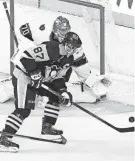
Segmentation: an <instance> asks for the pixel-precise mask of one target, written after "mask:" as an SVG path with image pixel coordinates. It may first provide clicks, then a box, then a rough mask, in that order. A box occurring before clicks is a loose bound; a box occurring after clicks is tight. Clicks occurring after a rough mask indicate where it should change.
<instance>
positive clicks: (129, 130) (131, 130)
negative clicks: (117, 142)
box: [117, 127, 135, 133]
mask: <svg viewBox="0 0 135 161" xmlns="http://www.w3.org/2000/svg"><path fill="white" fill-rule="evenodd" d="M117 130H118V131H119V132H121V133H126V132H134V131H135V127H127V128H117Z"/></svg>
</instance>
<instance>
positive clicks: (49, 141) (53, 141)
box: [0, 131, 67, 145]
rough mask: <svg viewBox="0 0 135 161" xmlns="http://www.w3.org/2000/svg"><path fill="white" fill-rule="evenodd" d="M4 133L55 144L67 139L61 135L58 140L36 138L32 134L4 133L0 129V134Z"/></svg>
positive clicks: (64, 142)
mask: <svg viewBox="0 0 135 161" xmlns="http://www.w3.org/2000/svg"><path fill="white" fill-rule="evenodd" d="M3 133H4V134H6V135H10V136H13V137H19V138H24V139H30V140H35V141H42V142H48V143H55V144H63V145H64V144H66V142H67V140H66V139H65V138H64V137H63V136H62V135H61V139H62V141H60V142H58V141H56V140H55V139H54V140H53V139H52V140H48V139H43V138H38V137H33V136H27V135H19V134H11V133H6V132H2V131H0V134H3Z"/></svg>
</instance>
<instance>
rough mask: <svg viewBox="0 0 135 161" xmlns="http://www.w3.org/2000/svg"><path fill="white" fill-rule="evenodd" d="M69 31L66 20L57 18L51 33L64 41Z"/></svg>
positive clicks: (60, 17)
mask: <svg viewBox="0 0 135 161" xmlns="http://www.w3.org/2000/svg"><path fill="white" fill-rule="evenodd" d="M70 29H71V27H70V24H69V21H68V19H66V18H64V17H62V16H59V17H57V18H56V20H55V21H54V24H53V32H54V33H55V35H56V36H57V37H61V38H63V39H64V37H65V34H66V33H67V32H69V31H70Z"/></svg>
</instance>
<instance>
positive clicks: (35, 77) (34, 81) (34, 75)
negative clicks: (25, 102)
mask: <svg viewBox="0 0 135 161" xmlns="http://www.w3.org/2000/svg"><path fill="white" fill-rule="evenodd" d="M30 78H31V82H30V85H31V86H32V87H34V88H40V87H41V84H42V80H43V78H42V75H41V71H40V70H35V71H33V72H31V73H30Z"/></svg>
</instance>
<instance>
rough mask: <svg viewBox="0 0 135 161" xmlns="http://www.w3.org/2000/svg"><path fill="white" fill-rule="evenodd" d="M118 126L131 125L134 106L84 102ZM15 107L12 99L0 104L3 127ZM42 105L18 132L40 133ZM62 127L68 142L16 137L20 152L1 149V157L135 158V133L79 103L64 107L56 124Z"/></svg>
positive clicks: (49, 160)
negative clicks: (112, 126)
mask: <svg viewBox="0 0 135 161" xmlns="http://www.w3.org/2000/svg"><path fill="white" fill-rule="evenodd" d="M81 105H82V106H83V107H85V108H86V109H88V110H90V111H91V112H93V113H95V114H97V115H98V116H100V117H101V118H103V119H105V120H106V121H109V122H110V123H111V124H113V125H114V126H116V127H129V126H133V123H130V122H129V120H128V119H129V117H130V116H133V107H132V106H125V105H122V104H119V103H116V102H112V103H111V102H110V101H105V102H100V103H98V104H92V105H91V104H89V105H84V104H81ZM13 109H14V105H13V101H12V100H11V101H8V102H7V103H5V104H1V105H0V129H1V130H2V128H3V127H4V123H5V119H6V117H7V114H9V113H10V112H12V110H13ZM42 114H43V109H42V108H40V109H38V108H36V109H35V111H33V112H32V113H31V116H30V117H29V118H28V119H26V120H25V121H24V123H23V126H22V128H21V129H20V130H19V132H18V134H24V135H29V136H35V137H41V134H40V131H41V120H42V119H41V118H42ZM56 127H57V128H60V129H63V131H64V136H65V137H66V138H67V140H68V141H67V144H66V145H58V144H53V143H46V142H39V141H32V140H28V139H22V138H14V140H15V141H16V142H17V143H19V145H20V150H19V152H18V153H16V154H13V153H3V152H1V153H0V160H1V161H9V160H10V161H37V160H38V159H39V160H45V161H69V160H70V161H75V160H77V161H83V160H84V161H134V133H119V132H117V131H115V130H113V129H111V128H110V127H108V126H107V125H105V124H103V123H101V122H100V121H98V120H96V119H95V118H93V117H92V116H90V115H88V114H86V113H84V112H83V111H81V110H79V109H77V108H76V107H73V106H72V107H69V108H62V109H61V112H60V117H59V119H58V122H57V124H56Z"/></svg>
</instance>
